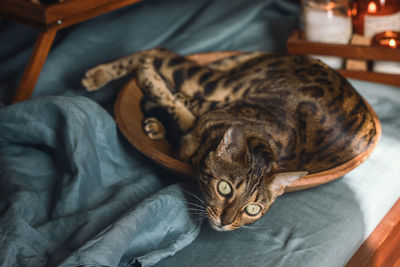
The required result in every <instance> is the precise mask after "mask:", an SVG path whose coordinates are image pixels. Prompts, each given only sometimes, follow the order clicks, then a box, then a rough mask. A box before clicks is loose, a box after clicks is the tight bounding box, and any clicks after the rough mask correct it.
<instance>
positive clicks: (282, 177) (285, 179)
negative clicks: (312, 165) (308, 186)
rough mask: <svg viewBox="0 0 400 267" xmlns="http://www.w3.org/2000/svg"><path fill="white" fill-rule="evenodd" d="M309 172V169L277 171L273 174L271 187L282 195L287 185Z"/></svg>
mask: <svg viewBox="0 0 400 267" xmlns="http://www.w3.org/2000/svg"><path fill="white" fill-rule="evenodd" d="M307 174H308V172H307V171H297V172H279V173H275V174H274V175H273V176H272V182H271V183H270V184H269V187H270V189H271V190H273V191H274V192H275V193H276V194H277V195H282V194H283V192H284V191H285V187H286V186H287V185H289V184H291V183H293V182H295V181H297V180H299V179H300V178H302V177H304V176H306V175H307Z"/></svg>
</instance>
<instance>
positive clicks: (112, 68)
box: [81, 48, 177, 91]
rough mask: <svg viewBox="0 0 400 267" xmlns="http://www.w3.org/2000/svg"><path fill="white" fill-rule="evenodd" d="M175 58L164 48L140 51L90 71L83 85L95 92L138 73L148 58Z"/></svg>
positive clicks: (173, 54)
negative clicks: (119, 79)
mask: <svg viewBox="0 0 400 267" xmlns="http://www.w3.org/2000/svg"><path fill="white" fill-rule="evenodd" d="M174 56H177V55H176V54H175V53H173V52H171V51H169V50H166V49H164V48H153V49H150V50H144V51H139V52H136V53H133V54H131V55H128V56H125V57H122V58H119V59H116V60H114V61H111V62H108V63H104V64H100V65H98V66H96V67H94V68H92V69H90V70H88V71H87V72H86V73H85V77H84V78H83V79H82V81H81V83H82V85H83V86H84V87H85V88H86V90H88V91H94V90H97V89H99V88H101V87H103V86H104V85H106V84H107V83H109V82H111V81H113V80H116V79H118V78H121V77H123V76H125V75H127V74H128V73H131V72H134V71H136V70H137V69H138V67H139V66H140V65H141V64H142V63H143V62H144V61H145V59H146V58H155V57H164V58H170V57H174Z"/></svg>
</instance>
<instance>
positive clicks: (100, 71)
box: [81, 65, 113, 91]
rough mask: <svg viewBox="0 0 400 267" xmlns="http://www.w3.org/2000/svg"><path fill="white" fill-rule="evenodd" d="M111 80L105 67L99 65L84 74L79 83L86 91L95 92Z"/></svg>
mask: <svg viewBox="0 0 400 267" xmlns="http://www.w3.org/2000/svg"><path fill="white" fill-rule="evenodd" d="M112 79H113V77H112V75H111V74H110V72H109V70H108V67H107V66H106V65H99V66H97V67H94V68H93V69H90V70H88V71H87V72H86V73H85V78H83V79H82V81H81V83H82V85H83V87H85V88H86V90H87V91H94V90H97V89H99V88H101V87H103V86H104V85H106V84H107V83H108V82H109V81H111V80H112Z"/></svg>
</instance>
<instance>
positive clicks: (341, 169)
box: [114, 51, 382, 192]
mask: <svg viewBox="0 0 400 267" xmlns="http://www.w3.org/2000/svg"><path fill="white" fill-rule="evenodd" d="M238 53H240V52H238V51H222V52H209V53H201V54H193V55H189V56H188V58H190V59H192V60H195V61H198V62H199V63H201V64H205V63H208V62H211V61H213V60H217V59H221V58H224V57H227V56H231V55H235V54H238ZM128 94H130V95H131V96H130V98H134V101H138V102H137V104H139V103H140V100H141V98H142V97H143V93H142V91H141V90H140V88H139V87H138V85H137V83H136V80H135V79H131V80H130V81H129V82H128V83H127V84H126V85H125V86H124V88H123V89H122V90H121V92H120V93H119V95H118V98H117V100H116V103H115V107H114V113H115V118H116V122H117V125H118V128H119V129H120V131H121V132H122V134H123V135H124V136H125V137H126V138H127V140H128V141H129V142H130V143H131V144H132V145H133V146H134V147H135V148H136V149H137V150H139V151H140V152H141V153H143V154H144V155H146V156H147V157H149V158H150V159H152V160H154V161H155V162H157V163H158V164H160V165H161V166H163V167H165V168H167V169H169V170H172V171H173V172H175V173H177V174H178V175H180V176H182V177H184V178H189V179H191V180H196V174H195V171H194V170H193V168H192V167H191V166H190V165H189V164H187V163H185V162H182V161H180V160H178V159H176V158H174V157H172V156H170V155H168V154H165V153H163V152H161V151H159V150H158V149H157V148H156V145H157V143H161V142H165V141H154V140H151V139H149V138H148V137H145V138H147V139H148V140H146V141H144V140H143V135H139V134H138V132H137V130H138V129H137V127H133V126H132V124H130V123H128V122H127V119H126V118H125V117H124V116H123V112H124V110H125V108H128V109H129V108H131V106H130V105H128V104H130V102H126V101H124V100H125V98H126V97H127V96H128ZM137 99H139V100H137ZM363 101H364V103H365V104H366V106H367V109H368V111H369V112H370V113H371V114H372V117H373V121H374V123H375V128H376V137H375V139H374V141H373V142H372V143H371V144H370V146H369V148H368V149H367V150H366V151H364V152H362V153H360V154H358V155H357V156H356V157H354V158H353V159H351V160H349V161H347V162H345V163H343V164H341V165H338V166H336V167H333V168H331V169H328V170H324V171H321V172H317V173H313V174H309V175H306V176H304V177H303V178H301V179H300V180H298V181H296V182H294V183H292V184H290V185H288V186H287V187H286V189H285V191H286V192H292V191H298V190H303V189H307V188H311V187H314V186H318V185H322V184H325V183H328V182H331V181H333V180H336V179H338V178H340V177H342V176H343V175H344V174H346V173H348V172H350V171H351V170H353V169H354V168H356V167H357V166H359V165H360V164H361V163H363V162H364V161H365V160H366V159H368V157H369V156H370V155H371V153H372V151H374V149H375V147H376V146H377V144H378V142H379V140H380V137H381V131H382V128H381V123H380V121H379V119H378V116H377V115H376V113H375V111H374V110H373V109H372V107H371V106H370V104H369V103H368V102H367V101H366V100H365V99H364V98H363ZM127 103H128V104H127ZM139 106H140V104H139ZM138 115H141V114H138ZM142 117H143V115H141V119H143V118H142ZM141 123H142V122H140V123H139V125H140V131H142V124H141ZM136 124H138V122H137V121H136ZM142 132H143V131H142ZM143 134H144V133H143ZM149 142H150V143H153V144H155V145H154V146H153V145H151V146H149V145H148V143H149Z"/></svg>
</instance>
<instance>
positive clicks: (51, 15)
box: [0, 0, 141, 102]
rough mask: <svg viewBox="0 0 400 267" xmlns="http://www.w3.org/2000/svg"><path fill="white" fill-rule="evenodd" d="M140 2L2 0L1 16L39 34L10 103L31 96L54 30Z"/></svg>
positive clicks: (118, 0)
mask: <svg viewBox="0 0 400 267" xmlns="http://www.w3.org/2000/svg"><path fill="white" fill-rule="evenodd" d="M139 1H141V0H66V1H64V2H62V3H57V4H52V5H35V4H32V3H30V2H29V1H28V0H1V4H0V15H1V16H2V17H4V18H6V19H11V20H14V21H17V22H20V23H23V24H27V25H29V26H31V27H34V28H36V29H38V30H39V31H40V33H39V36H38V38H37V40H36V43H35V46H34V49H33V52H32V54H31V56H30V58H29V61H28V64H27V65H26V67H25V71H24V74H23V76H22V79H21V82H20V84H19V86H18V88H17V91H16V93H15V95H14V98H13V102H19V101H23V100H25V99H28V98H30V97H31V95H32V93H33V90H34V89H35V85H36V82H37V80H38V78H39V75H40V72H41V70H42V68H43V65H44V62H45V61H46V58H47V55H48V53H49V51H50V48H51V46H52V44H53V41H54V38H55V36H56V34H57V31H58V30H60V29H63V28H66V27H69V26H72V25H74V24H77V23H79V22H82V21H85V20H88V19H90V18H93V17H96V16H99V15H102V14H104V13H107V12H110V11H113V10H115V9H118V8H121V7H125V6H128V5H131V4H134V3H137V2H139Z"/></svg>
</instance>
